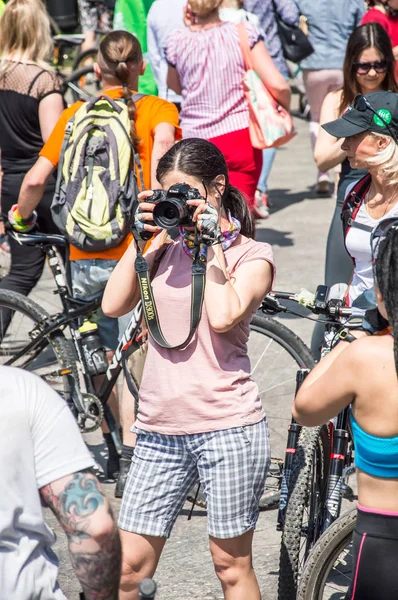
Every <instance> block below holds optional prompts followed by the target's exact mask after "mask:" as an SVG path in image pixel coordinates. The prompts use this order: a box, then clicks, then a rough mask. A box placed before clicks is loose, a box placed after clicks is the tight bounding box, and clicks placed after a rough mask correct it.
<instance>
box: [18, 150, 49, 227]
mask: <svg viewBox="0 0 398 600" xmlns="http://www.w3.org/2000/svg"><path fill="white" fill-rule="evenodd" d="M54 169H55V167H54V165H53V164H52V163H51V162H50V161H49V160H48V159H47V158H44V156H39V158H38V159H37V161H36V162H35V164H34V165H33V167H32V168H31V169H30V170H29V171H28V172H27V173H26V175H25V177H24V180H23V182H22V186H21V189H20V192H19V198H18V211H19V214H20V215H21V217H22V218H23V219H28V218H29V217H30V215H31V214H32V212H33V211H34V210H35V208H36V206H37V205H38V204H39V202H40V200H41V198H42V196H43V192H44V189H45V187H46V183H47V180H48V178H49V177H50V175H51V174H52V173H53V171H54Z"/></svg>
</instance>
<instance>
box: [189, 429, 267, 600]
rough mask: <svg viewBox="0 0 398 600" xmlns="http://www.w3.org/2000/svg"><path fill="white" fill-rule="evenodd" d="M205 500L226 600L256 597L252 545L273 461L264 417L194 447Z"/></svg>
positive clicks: (255, 599)
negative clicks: (268, 473)
mask: <svg viewBox="0 0 398 600" xmlns="http://www.w3.org/2000/svg"><path fill="white" fill-rule="evenodd" d="M194 454H195V457H196V458H197V461H198V462H197V465H198V472H199V478H200V482H201V484H202V486H203V491H204V495H205V497H206V501H207V514H208V530H209V536H210V549H211V553H212V557H213V561H214V567H215V571H216V574H217V576H218V578H219V580H220V582H221V585H222V588H223V591H224V596H225V598H227V599H228V600H233V599H234V600H243V599H247V600H258V599H259V598H260V591H259V588H258V584H257V580H256V577H255V575H254V571H253V566H252V564H251V543H252V537H253V530H254V529H255V526H256V522H257V518H258V513H259V508H258V503H259V500H260V497H261V493H262V491H263V488H264V482H265V478H266V475H267V471H268V468H269V463H270V445H269V433H268V427H267V421H266V419H263V420H262V421H260V422H259V423H256V424H255V425H248V426H245V427H235V428H232V429H227V430H222V431H215V432H210V433H208V434H203V441H202V443H200V444H198V446H197V448H196V449H195V451H194Z"/></svg>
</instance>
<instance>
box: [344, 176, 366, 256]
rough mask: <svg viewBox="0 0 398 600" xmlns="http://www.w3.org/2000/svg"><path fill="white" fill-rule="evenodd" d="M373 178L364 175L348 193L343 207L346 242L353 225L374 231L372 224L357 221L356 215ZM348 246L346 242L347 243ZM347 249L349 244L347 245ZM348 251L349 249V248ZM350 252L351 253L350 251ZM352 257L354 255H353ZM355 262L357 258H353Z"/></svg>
mask: <svg viewBox="0 0 398 600" xmlns="http://www.w3.org/2000/svg"><path fill="white" fill-rule="evenodd" d="M371 181H372V178H371V175H370V173H368V174H367V175H365V177H362V179H360V180H359V181H357V183H356V184H355V185H354V187H353V188H352V190H351V192H350V193H349V194H348V195H347V197H346V199H345V200H344V203H343V208H342V209H341V215H340V216H341V220H342V222H343V236H344V244H345V241H346V239H347V235H348V232H349V230H350V229H351V227H355V228H357V229H362V230H363V231H369V232H370V231H372V229H373V227H371V226H370V225H364V224H363V223H357V222H356V221H355V217H356V216H357V213H358V211H359V209H360V208H361V206H362V203H363V201H364V199H365V196H366V194H367V193H368V191H369V188H370V184H371ZM345 246H346V244H345ZM346 250H347V246H346ZM347 252H348V250H347ZM348 254H350V253H349V252H348ZM350 256H351V255H350ZM351 258H352V256H351ZM352 260H353V262H354V264H355V260H354V259H353V258H352Z"/></svg>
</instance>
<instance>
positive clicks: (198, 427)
mask: <svg viewBox="0 0 398 600" xmlns="http://www.w3.org/2000/svg"><path fill="white" fill-rule="evenodd" d="M239 240H241V243H239ZM225 258H226V263H227V268H228V272H229V274H232V273H233V272H234V271H236V270H237V269H238V268H239V266H241V265H242V264H243V263H246V262H249V261H253V260H266V261H268V262H269V263H271V264H272V265H273V255H272V249H271V246H270V245H269V244H263V243H260V242H255V241H253V240H251V239H248V238H245V237H241V236H240V237H239V238H238V240H237V242H235V243H234V244H233V245H232V246H231V247H230V248H228V250H226V251H225ZM191 266H192V259H191V258H190V257H188V256H187V255H186V254H185V252H184V250H183V247H182V243H181V240H180V239H178V240H176V241H175V242H174V243H173V244H170V246H169V247H168V248H167V250H166V252H165V253H164V255H163V256H162V259H161V261H160V265H159V268H158V270H157V273H156V276H155V277H154V280H153V291H154V296H155V300H156V304H157V308H158V313H159V320H160V324H161V327H162V330H163V333H164V335H165V337H166V340H167V341H168V342H169V344H173V345H176V344H178V343H181V342H182V341H183V340H185V339H186V337H187V335H188V331H189V324H190V308H191ZM250 321H251V316H248V317H246V319H245V320H244V321H241V322H240V323H239V324H238V325H236V326H235V327H233V328H232V329H231V330H230V331H227V332H225V333H216V332H215V331H213V330H212V329H211V327H210V325H209V321H208V318H207V314H206V307H205V305H204V304H203V310H202V318H201V320H200V323H199V327H198V329H197V331H196V333H195V335H194V338H193V339H192V341H191V342H190V344H189V345H188V346H187V348H185V349H184V350H167V349H164V348H161V347H160V346H158V345H157V344H156V343H155V342H154V341H153V340H152V339H151V337H150V336H149V346H148V355H147V359H146V362H145V369H144V373H143V379H142V384H141V388H140V402H139V413H138V417H137V420H136V423H135V426H136V427H138V428H139V429H143V430H145V431H156V432H158V433H162V434H168V435H181V434H192V433H203V432H206V431H214V430H219V429H229V428H231V427H239V426H244V425H250V424H253V423H257V422H259V421H260V420H261V419H262V418H263V417H264V412H263V408H262V405H261V400H260V398H259V394H258V388H257V385H256V383H255V382H254V381H253V380H252V379H251V378H250V360H249V357H248V354H247V341H248V338H249V332H250V328H249V324H250Z"/></svg>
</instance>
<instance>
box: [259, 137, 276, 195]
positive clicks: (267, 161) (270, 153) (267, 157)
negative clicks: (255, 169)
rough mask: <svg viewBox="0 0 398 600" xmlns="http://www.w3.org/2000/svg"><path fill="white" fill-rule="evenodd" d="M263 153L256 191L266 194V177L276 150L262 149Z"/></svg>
mask: <svg viewBox="0 0 398 600" xmlns="http://www.w3.org/2000/svg"><path fill="white" fill-rule="evenodd" d="M262 152H263V168H262V169H261V175H260V179H259V180H258V184H257V189H258V190H259V191H260V192H261V193H263V194H266V193H267V192H268V177H269V174H270V172H271V168H272V165H273V162H274V160H275V156H276V148H264V150H263V151H262Z"/></svg>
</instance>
